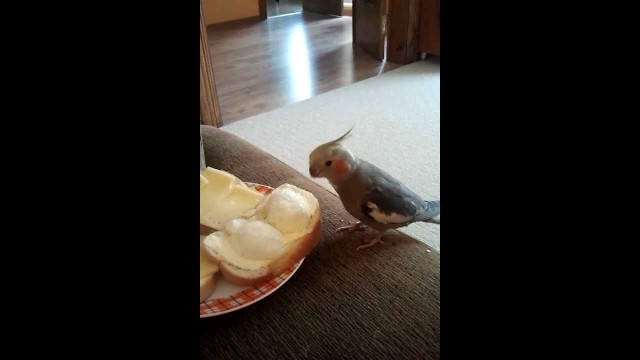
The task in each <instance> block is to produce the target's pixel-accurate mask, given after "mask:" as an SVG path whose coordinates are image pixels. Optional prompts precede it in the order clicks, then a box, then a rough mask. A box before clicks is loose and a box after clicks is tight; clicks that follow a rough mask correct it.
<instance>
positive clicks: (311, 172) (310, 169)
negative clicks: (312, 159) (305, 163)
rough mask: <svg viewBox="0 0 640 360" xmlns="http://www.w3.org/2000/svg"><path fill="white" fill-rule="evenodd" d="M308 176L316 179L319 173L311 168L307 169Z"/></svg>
mask: <svg viewBox="0 0 640 360" xmlns="http://www.w3.org/2000/svg"><path fill="white" fill-rule="evenodd" d="M309 175H311V177H314V178H315V177H318V175H320V172H319V171H318V170H317V169H316V168H314V167H313V166H310V167H309Z"/></svg>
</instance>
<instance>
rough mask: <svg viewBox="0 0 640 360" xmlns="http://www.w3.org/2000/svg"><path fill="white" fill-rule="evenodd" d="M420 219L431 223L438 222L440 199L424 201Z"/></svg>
mask: <svg viewBox="0 0 640 360" xmlns="http://www.w3.org/2000/svg"><path fill="white" fill-rule="evenodd" d="M421 220H422V221H423V222H427V223H431V224H440V200H438V201H425V202H424V212H423V214H422V216H421Z"/></svg>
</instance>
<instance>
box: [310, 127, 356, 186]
mask: <svg viewBox="0 0 640 360" xmlns="http://www.w3.org/2000/svg"><path fill="white" fill-rule="evenodd" d="M351 130H353V128H351V129H350V130H349V131H347V133H346V134H344V135H342V136H341V137H339V138H338V139H336V140H333V141H330V142H328V143H325V144H322V145H320V146H318V147H317V148H315V149H314V150H313V151H312V152H311V155H309V174H310V175H311V177H314V178H317V177H323V178H327V179H328V180H329V181H331V182H332V183H336V182H339V181H340V180H342V179H345V178H347V177H348V176H349V175H351V172H352V171H353V170H354V169H355V166H356V161H357V160H356V157H355V156H354V155H353V153H351V151H350V150H349V149H347V147H346V146H344V144H343V142H344V141H345V140H346V139H347V138H348V137H349V136H350V135H351Z"/></svg>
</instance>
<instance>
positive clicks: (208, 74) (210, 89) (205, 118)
mask: <svg viewBox="0 0 640 360" xmlns="http://www.w3.org/2000/svg"><path fill="white" fill-rule="evenodd" d="M210 56H211V55H210V54H209V45H208V44H207V27H206V26H205V23H204V18H203V17H202V2H201V3H200V123H202V124H205V125H210V126H215V127H220V126H222V119H221V116H220V104H218V93H217V90H216V80H215V78H214V76H213V68H212V67H211V58H210Z"/></svg>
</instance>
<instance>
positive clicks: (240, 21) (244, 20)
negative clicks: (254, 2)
mask: <svg viewBox="0 0 640 360" xmlns="http://www.w3.org/2000/svg"><path fill="white" fill-rule="evenodd" d="M259 21H262V19H261V18H260V15H258V16H251V17H247V18H242V19H235V20H229V21H223V22H219V23H213V24H208V25H207V27H209V26H220V25H222V26H226V25H235V24H243V23H253V22H259Z"/></svg>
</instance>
